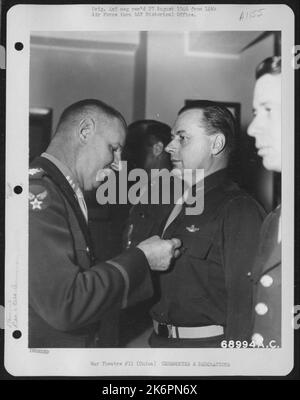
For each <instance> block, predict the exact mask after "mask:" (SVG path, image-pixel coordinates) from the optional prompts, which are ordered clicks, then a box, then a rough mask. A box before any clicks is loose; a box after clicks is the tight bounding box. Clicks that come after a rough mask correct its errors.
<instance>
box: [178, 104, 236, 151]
mask: <svg viewBox="0 0 300 400" xmlns="http://www.w3.org/2000/svg"><path fill="white" fill-rule="evenodd" d="M188 110H201V111H202V112H203V117H204V123H205V127H206V130H207V133H208V135H213V134H215V133H218V132H221V133H223V134H224V136H225V148H226V149H227V151H228V152H229V153H230V152H232V151H233V150H234V148H235V142H236V120H235V118H234V116H233V115H232V113H231V112H230V111H229V110H228V108H227V107H225V106H223V105H221V104H219V103H217V102H215V101H210V100H197V101H195V102H193V104H191V105H187V106H184V107H183V108H181V110H179V112H178V115H181V114H183V113H184V112H185V111H188Z"/></svg>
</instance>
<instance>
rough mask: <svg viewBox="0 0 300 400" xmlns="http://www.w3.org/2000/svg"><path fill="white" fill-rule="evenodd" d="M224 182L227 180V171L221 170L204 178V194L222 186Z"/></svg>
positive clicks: (225, 169)
mask: <svg viewBox="0 0 300 400" xmlns="http://www.w3.org/2000/svg"><path fill="white" fill-rule="evenodd" d="M226 180H228V169H227V168H223V169H220V170H219V171H217V172H214V173H213V174H211V175H208V176H206V177H205V178H204V193H207V192H208V191H210V190H212V189H214V188H215V187H217V186H220V185H222V184H223V183H224V182H225V181H226Z"/></svg>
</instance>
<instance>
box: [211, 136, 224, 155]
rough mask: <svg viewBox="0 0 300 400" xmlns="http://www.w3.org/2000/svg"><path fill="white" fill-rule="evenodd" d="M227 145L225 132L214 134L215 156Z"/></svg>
mask: <svg viewBox="0 0 300 400" xmlns="http://www.w3.org/2000/svg"><path fill="white" fill-rule="evenodd" d="M225 145H226V138H225V135H224V134H223V133H217V134H215V135H212V144H211V152H212V154H213V155H214V156H216V155H218V154H220V153H221V152H222V151H223V150H224V148H225Z"/></svg>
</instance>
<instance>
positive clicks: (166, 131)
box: [124, 119, 171, 166]
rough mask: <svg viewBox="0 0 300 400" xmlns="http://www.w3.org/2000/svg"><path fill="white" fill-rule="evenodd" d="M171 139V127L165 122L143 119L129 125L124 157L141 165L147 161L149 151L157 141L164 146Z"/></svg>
mask: <svg viewBox="0 0 300 400" xmlns="http://www.w3.org/2000/svg"><path fill="white" fill-rule="evenodd" d="M170 141H171V127H170V126H169V125H167V124H165V123H163V122H160V121H156V120H152V119H143V120H139V121H135V122H133V123H131V124H130V125H128V134H127V138H126V144H125V149H124V157H125V158H127V159H129V160H130V161H132V162H133V163H134V164H135V165H137V166H140V165H142V164H143V162H144V161H145V157H146V154H147V151H148V149H149V148H150V147H152V146H153V145H154V144H155V143H157V142H162V143H163V145H164V147H165V146H167V144H168V143H170Z"/></svg>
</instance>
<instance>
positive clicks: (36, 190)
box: [28, 168, 51, 211]
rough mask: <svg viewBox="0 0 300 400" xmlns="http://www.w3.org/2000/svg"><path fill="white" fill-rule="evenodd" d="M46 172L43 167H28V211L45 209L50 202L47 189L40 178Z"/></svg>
mask: <svg viewBox="0 0 300 400" xmlns="http://www.w3.org/2000/svg"><path fill="white" fill-rule="evenodd" d="M44 175H46V172H45V171H44V170H43V168H30V169H29V194H28V201H29V203H28V205H29V210H30V211H41V210H45V209H46V208H47V207H48V206H49V205H50V204H51V197H50V193H49V189H47V188H46V186H45V185H44V182H43V180H42V179H41V178H42V177H43V176H44Z"/></svg>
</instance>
